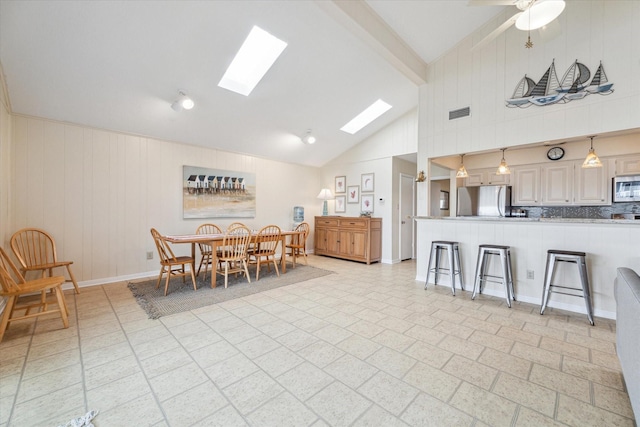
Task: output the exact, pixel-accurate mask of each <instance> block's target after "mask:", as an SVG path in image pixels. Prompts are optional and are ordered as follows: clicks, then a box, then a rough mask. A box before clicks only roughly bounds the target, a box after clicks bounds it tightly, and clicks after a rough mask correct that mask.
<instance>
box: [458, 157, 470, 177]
mask: <svg viewBox="0 0 640 427" xmlns="http://www.w3.org/2000/svg"><path fill="white" fill-rule="evenodd" d="M463 157H464V154H460V167H459V168H458V172H456V178H466V177H468V176H469V174H468V173H467V169H466V168H465V167H464V161H463V160H462V158H463Z"/></svg>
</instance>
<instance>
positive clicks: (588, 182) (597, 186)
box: [574, 159, 611, 205]
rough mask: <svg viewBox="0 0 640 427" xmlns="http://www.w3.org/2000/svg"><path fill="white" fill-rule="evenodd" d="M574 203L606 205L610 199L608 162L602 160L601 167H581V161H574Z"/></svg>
mask: <svg viewBox="0 0 640 427" xmlns="http://www.w3.org/2000/svg"><path fill="white" fill-rule="evenodd" d="M574 168H575V171H576V172H577V173H576V179H577V182H576V186H575V194H574V202H575V204H576V205H608V204H610V201H611V177H610V176H609V162H608V161H607V160H605V159H603V160H602V167H601V168H583V167H582V161H578V162H575V163H574Z"/></svg>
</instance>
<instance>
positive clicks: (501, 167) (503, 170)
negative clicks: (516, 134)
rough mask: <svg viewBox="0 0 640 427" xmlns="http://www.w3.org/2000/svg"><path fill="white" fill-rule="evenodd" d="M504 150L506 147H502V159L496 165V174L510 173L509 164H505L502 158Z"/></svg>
mask: <svg viewBox="0 0 640 427" xmlns="http://www.w3.org/2000/svg"><path fill="white" fill-rule="evenodd" d="M504 150H506V148H503V149H502V160H501V161H500V164H499V165H498V170H497V171H496V175H509V174H510V173H511V169H509V165H507V161H506V160H505V159H504Z"/></svg>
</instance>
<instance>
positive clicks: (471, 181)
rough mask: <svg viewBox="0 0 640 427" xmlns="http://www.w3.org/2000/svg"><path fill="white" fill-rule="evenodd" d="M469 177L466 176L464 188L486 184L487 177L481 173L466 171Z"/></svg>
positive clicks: (478, 171)
mask: <svg viewBox="0 0 640 427" xmlns="http://www.w3.org/2000/svg"><path fill="white" fill-rule="evenodd" d="M467 173H468V175H469V176H467V177H466V178H465V180H464V185H465V186H466V187H478V186H479V185H484V184H486V182H485V181H486V179H487V176H486V174H485V173H484V172H483V171H480V170H475V171H468V172H467Z"/></svg>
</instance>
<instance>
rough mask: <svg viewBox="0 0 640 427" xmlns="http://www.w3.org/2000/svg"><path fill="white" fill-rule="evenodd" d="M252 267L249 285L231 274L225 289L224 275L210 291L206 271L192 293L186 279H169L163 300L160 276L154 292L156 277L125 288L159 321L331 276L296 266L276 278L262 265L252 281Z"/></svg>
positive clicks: (313, 269)
mask: <svg viewBox="0 0 640 427" xmlns="http://www.w3.org/2000/svg"><path fill="white" fill-rule="evenodd" d="M252 267H253V266H250V267H249V274H250V275H251V283H248V282H247V280H246V279H245V277H244V276H243V275H240V274H239V275H238V277H237V278H236V277H235V276H234V275H230V276H229V285H228V288H226V289H225V287H224V276H220V275H218V277H217V280H216V284H217V286H216V287H215V288H213V289H211V279H210V276H209V274H211V270H209V274H208V275H207V278H206V279H205V278H204V274H203V273H202V272H201V273H200V275H199V276H198V277H196V279H197V281H196V285H197V288H198V290H197V291H194V290H193V285H192V284H191V280H190V278H189V277H188V276H187V278H186V279H187V281H186V283H183V282H182V278H181V277H174V278H172V279H171V280H170V281H169V293H168V294H167V296H166V297H165V296H164V283H165V280H166V278H165V277H166V276H163V277H162V281H161V282H160V287H159V288H158V289H156V282H157V280H158V278H157V277H156V278H154V279H152V280H146V281H143V282H130V283H129V284H128V286H129V289H131V292H132V293H133V296H134V297H136V300H137V301H138V304H140V306H141V307H142V308H143V309H144V310H145V311H146V312H147V314H148V315H149V319H158V318H160V317H162V316H168V315H170V314H175V313H181V312H183V311H189V310H193V309H196V308H200V307H205V306H207V305H212V304H217V303H220V302H223V301H229V300H232V299H236V298H242V297H245V296H247V295H252V294H256V293H259V292H263V291H267V290H269V289H275V288H279V287H281V286H287V285H292V284H294V283H299V282H304V281H306V280H310V279H315V278H316V277H322V276H326V275H328V274H332V273H333V271H329V270H323V269H321V268H316V267H311V266H306V265H300V264H298V265H296V268H287V272H286V273H285V274H280V277H278V276H277V275H276V273H275V269H273V268H271V272H269V271H268V270H267V268H266V267H265V266H262V268H260V280H258V281H255V280H254V279H255V277H256V275H255V267H253V268H252Z"/></svg>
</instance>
